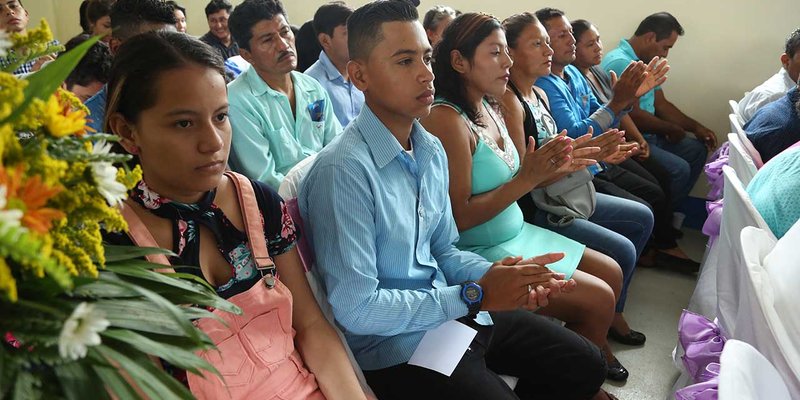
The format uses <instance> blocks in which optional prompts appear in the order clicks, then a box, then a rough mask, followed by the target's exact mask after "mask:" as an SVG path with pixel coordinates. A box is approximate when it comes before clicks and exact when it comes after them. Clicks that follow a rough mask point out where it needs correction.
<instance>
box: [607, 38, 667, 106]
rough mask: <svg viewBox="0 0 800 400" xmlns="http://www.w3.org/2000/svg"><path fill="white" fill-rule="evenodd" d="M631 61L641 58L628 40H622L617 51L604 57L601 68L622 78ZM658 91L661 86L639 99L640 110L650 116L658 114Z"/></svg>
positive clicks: (612, 51)
mask: <svg viewBox="0 0 800 400" xmlns="http://www.w3.org/2000/svg"><path fill="white" fill-rule="evenodd" d="M631 61H639V57H638V56H637V55H636V52H634V51H633V47H631V44H630V43H629V42H628V39H622V40H620V41H619V46H617V48H616V49H614V50H611V51H609V52H608V54H606V55H605V57H603V61H602V62H601V63H600V66H601V67H602V68H603V69H604V70H605V71H606V72H608V73H609V74H611V71H614V72H615V73H616V74H617V76H621V75H622V71H625V68H628V64H630V63H631ZM656 90H661V86H656V87H654V88H653V89H650V91H649V92H647V93H645V94H643V95H642V97H640V98H639V108H641V109H642V110H644V111H647V112H649V113H650V114H655V113H656Z"/></svg>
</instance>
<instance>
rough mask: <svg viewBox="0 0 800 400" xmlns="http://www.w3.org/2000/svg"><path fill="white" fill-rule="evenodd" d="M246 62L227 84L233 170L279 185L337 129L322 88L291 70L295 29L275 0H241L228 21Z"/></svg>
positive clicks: (320, 147) (327, 97)
mask: <svg viewBox="0 0 800 400" xmlns="http://www.w3.org/2000/svg"><path fill="white" fill-rule="evenodd" d="M228 25H229V27H230V30H231V33H233V37H234V38H235V39H236V42H237V43H239V53H240V54H241V56H242V58H244V59H245V60H246V61H247V62H248V63H250V64H251V67H250V68H249V69H248V70H247V71H245V72H243V73H242V74H241V75H239V76H238V77H237V78H236V79H235V80H234V81H233V82H231V83H230V84H229V85H228V100H229V102H230V121H231V127H232V128H233V137H232V138H231V156H230V166H231V168H232V169H233V170H234V171H237V172H240V173H242V174H244V175H246V176H247V177H249V178H251V179H254V180H259V181H261V182H264V183H266V184H268V185H270V186H271V187H272V188H273V189H275V190H278V187H279V186H280V184H281V182H282V181H283V178H284V177H285V176H286V173H288V172H289V170H290V169H292V167H294V166H295V165H296V164H297V163H298V162H300V161H302V160H303V159H304V158H306V157H308V156H310V155H312V154H315V153H317V152H318V151H320V150H322V148H323V147H324V146H325V145H327V144H328V143H330V141H331V140H333V138H334V137H336V135H338V134H339V132H340V131H341V130H342V127H341V125H340V124H339V121H338V120H337V119H336V116H335V115H334V114H333V105H332V104H331V100H330V97H329V96H328V93H327V92H326V91H325V89H323V88H322V86H321V85H320V84H319V82H317V81H316V80H314V78H312V77H310V76H308V75H304V74H302V73H300V72H296V71H295V70H294V69H295V68H296V67H297V53H296V50H295V47H294V34H293V33H292V29H291V27H290V26H289V22H288V21H287V20H286V11H284V8H283V5H282V4H281V2H280V1H278V0H245V1H244V2H243V3H242V4H240V5H239V6H238V7H236V8H235V9H234V10H233V13H232V14H231V18H230V21H229V23H228Z"/></svg>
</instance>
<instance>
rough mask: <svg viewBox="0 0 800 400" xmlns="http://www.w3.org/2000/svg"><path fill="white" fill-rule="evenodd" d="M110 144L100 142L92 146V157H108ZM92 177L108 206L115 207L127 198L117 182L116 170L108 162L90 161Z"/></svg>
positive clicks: (122, 187)
mask: <svg viewBox="0 0 800 400" xmlns="http://www.w3.org/2000/svg"><path fill="white" fill-rule="evenodd" d="M110 151H111V144H110V143H107V142H106V141H105V140H100V141H98V142H97V143H95V144H94V145H93V146H92V154H93V155H100V156H102V155H108V153H109V152H110ZM92 176H93V177H94V180H95V182H97V191H99V192H100V194H101V195H103V197H105V199H106V201H107V202H108V204H109V205H111V206H112V207H113V206H116V205H117V204H119V203H121V202H122V200H124V199H125V198H126V197H128V190H127V189H125V185H123V184H122V183H120V182H118V181H117V168H116V167H114V165H113V164H111V163H110V162H108V161H92Z"/></svg>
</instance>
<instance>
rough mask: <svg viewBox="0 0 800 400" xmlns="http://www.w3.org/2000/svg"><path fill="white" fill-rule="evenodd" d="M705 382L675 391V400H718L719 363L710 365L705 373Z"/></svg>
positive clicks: (703, 374)
mask: <svg viewBox="0 0 800 400" xmlns="http://www.w3.org/2000/svg"><path fill="white" fill-rule="evenodd" d="M701 375H702V376H703V378H704V380H703V381H702V382H700V383H695V384H694V385H689V386H687V387H685V388H683V389H678V390H676V391H675V400H717V398H718V395H719V393H718V390H717V389H718V387H719V363H711V364H708V366H707V367H706V369H705V370H703V373H701Z"/></svg>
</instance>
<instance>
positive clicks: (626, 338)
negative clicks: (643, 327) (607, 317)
mask: <svg viewBox="0 0 800 400" xmlns="http://www.w3.org/2000/svg"><path fill="white" fill-rule="evenodd" d="M608 337H610V338H611V339H614V341H616V342H617V343H622V344H627V345H629V346H641V345H643V344H644V342H645V341H646V340H647V337H646V336H645V335H644V333H642V332H637V331H635V330H633V329H631V330H630V332H628V334H627V335H623V334H621V333H619V332H617V330H616V329H614V328H611V329H609V330H608Z"/></svg>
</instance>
